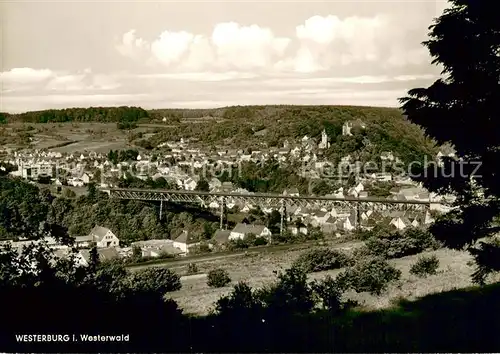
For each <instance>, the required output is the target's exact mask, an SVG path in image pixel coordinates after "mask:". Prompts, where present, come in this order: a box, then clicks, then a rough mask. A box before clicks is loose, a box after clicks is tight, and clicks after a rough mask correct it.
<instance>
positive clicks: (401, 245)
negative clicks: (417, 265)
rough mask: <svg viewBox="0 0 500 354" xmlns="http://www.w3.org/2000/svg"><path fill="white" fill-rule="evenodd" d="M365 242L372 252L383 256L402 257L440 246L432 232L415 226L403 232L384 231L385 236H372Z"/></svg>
mask: <svg viewBox="0 0 500 354" xmlns="http://www.w3.org/2000/svg"><path fill="white" fill-rule="evenodd" d="M365 244H366V247H367V248H368V250H370V252H372V253H373V254H375V255H377V256H380V257H383V258H401V257H405V256H411V255H414V254H418V253H421V252H423V251H425V250H426V249H436V248H438V247H439V244H438V243H437V242H436V240H435V239H434V237H433V236H432V234H431V233H430V232H428V231H427V230H423V229H414V228H411V229H408V230H405V231H404V232H403V233H400V232H393V233H392V234H385V233H384V235H383V237H376V236H372V237H370V238H369V239H368V240H366V242H365Z"/></svg>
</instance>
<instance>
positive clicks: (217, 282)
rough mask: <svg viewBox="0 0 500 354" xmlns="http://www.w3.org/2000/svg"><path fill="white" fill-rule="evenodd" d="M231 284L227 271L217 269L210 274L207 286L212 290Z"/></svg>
mask: <svg viewBox="0 0 500 354" xmlns="http://www.w3.org/2000/svg"><path fill="white" fill-rule="evenodd" d="M230 282H231V278H230V277H229V273H228V272H227V270H224V269H221V268H217V269H214V270H211V271H210V272H208V276H207V285H208V286H209V287H211V288H222V287H224V286H226V285H227V284H229V283H230Z"/></svg>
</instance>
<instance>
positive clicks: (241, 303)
mask: <svg viewBox="0 0 500 354" xmlns="http://www.w3.org/2000/svg"><path fill="white" fill-rule="evenodd" d="M259 308H260V302H259V301H258V299H257V298H256V297H255V295H254V293H253V292H252V288H251V287H250V286H249V285H248V284H247V283H245V282H239V283H238V284H236V285H235V286H234V288H233V291H232V292H231V293H230V294H229V295H226V296H222V297H221V298H220V299H219V300H217V302H216V303H215V312H216V313H217V314H219V315H230V314H233V315H235V314H240V315H241V314H242V312H245V313H247V312H254V310H256V309H259Z"/></svg>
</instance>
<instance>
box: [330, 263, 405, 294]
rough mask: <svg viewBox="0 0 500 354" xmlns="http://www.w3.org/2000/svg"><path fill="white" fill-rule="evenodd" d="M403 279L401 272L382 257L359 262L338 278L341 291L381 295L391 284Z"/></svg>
mask: <svg viewBox="0 0 500 354" xmlns="http://www.w3.org/2000/svg"><path fill="white" fill-rule="evenodd" d="M400 278H401V271H400V270H399V269H396V268H395V267H394V266H392V265H390V264H389V263H388V262H387V261H386V260H385V259H383V258H381V257H369V258H366V259H361V260H359V261H358V262H357V263H356V264H355V265H354V266H353V267H352V268H348V269H347V270H346V271H344V272H343V273H341V274H339V275H338V277H337V279H336V280H337V282H338V284H339V286H340V287H341V289H343V290H347V289H349V288H352V289H354V290H355V291H356V292H358V293H360V292H365V291H366V292H369V293H370V294H373V295H380V294H381V293H382V292H383V291H385V290H386V289H387V287H388V286H389V284H390V283H391V282H393V281H397V280H399V279H400Z"/></svg>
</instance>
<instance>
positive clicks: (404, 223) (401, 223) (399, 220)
mask: <svg viewBox="0 0 500 354" xmlns="http://www.w3.org/2000/svg"><path fill="white" fill-rule="evenodd" d="M389 225H392V226H394V227H395V228H396V229H398V230H403V229H405V228H407V227H411V226H413V224H412V222H411V221H410V220H408V218H407V217H405V216H398V217H396V218H393V219H392V220H391V222H390V223H389Z"/></svg>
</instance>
